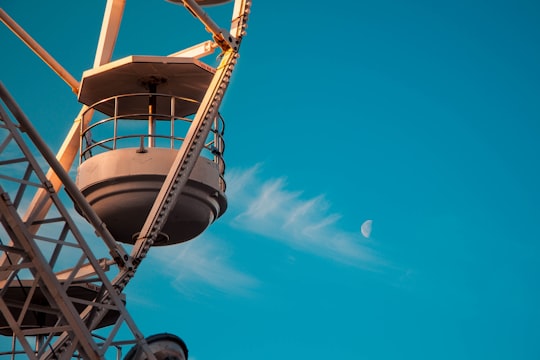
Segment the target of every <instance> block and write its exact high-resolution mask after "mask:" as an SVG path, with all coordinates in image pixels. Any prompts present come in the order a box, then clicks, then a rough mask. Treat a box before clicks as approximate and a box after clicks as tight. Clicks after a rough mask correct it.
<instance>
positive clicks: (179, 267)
mask: <svg viewBox="0 0 540 360" xmlns="http://www.w3.org/2000/svg"><path fill="white" fill-rule="evenodd" d="M174 246H175V247H176V249H174V251H172V250H171V249H170V247H157V248H154V249H152V252H151V254H152V257H153V258H154V260H157V261H159V262H160V269H162V270H163V271H164V273H166V274H169V275H171V276H172V284H173V286H174V287H175V288H176V289H177V290H178V291H180V292H182V293H184V294H186V295H194V294H195V293H200V292H204V287H205V286H207V285H210V286H211V287H212V288H214V289H217V290H220V291H222V292H226V293H234V294H237V295H244V296H247V295H249V294H250V291H251V290H252V289H254V288H256V287H257V286H258V280H257V279H256V278H254V277H252V276H250V275H248V274H245V273H243V272H241V271H239V270H237V269H236V268H235V267H234V266H233V265H232V264H231V260H230V257H231V253H230V252H229V250H228V249H227V248H226V247H224V246H223V245H221V244H219V243H218V241H216V239H213V238H211V237H209V236H207V235H204V236H201V237H199V238H197V239H195V240H192V241H189V242H187V243H183V244H179V245H174Z"/></svg>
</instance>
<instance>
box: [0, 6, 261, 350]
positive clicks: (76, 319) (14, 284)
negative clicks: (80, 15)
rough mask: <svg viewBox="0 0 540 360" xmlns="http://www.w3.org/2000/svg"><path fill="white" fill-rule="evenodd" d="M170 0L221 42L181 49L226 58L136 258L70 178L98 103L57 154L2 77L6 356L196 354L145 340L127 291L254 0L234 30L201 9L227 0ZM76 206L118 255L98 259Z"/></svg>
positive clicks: (113, 15) (0, 214) (196, 142)
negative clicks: (129, 307) (163, 348)
mask: <svg viewBox="0 0 540 360" xmlns="http://www.w3.org/2000/svg"><path fill="white" fill-rule="evenodd" d="M171 2H173V3H177V4H179V5H182V6H184V7H185V8H186V9H188V10H189V12H190V13H191V14H192V15H193V16H195V17H196V18H198V19H199V20H200V21H201V23H202V24H203V25H204V28H205V29H206V30H207V31H208V32H210V34H211V36H212V39H211V40H208V41H205V42H203V43H201V44H197V45H194V46H192V47H190V48H188V49H184V50H181V51H179V52H177V53H175V54H172V55H170V57H186V58H192V59H198V58H200V57H203V56H206V55H208V54H210V53H212V52H213V51H214V50H215V49H220V50H221V62H220V64H219V66H218V67H217V68H216V69H212V74H213V75H212V78H211V81H210V82H209V84H208V87H207V89H206V91H205V93H204V96H202V97H201V100H200V102H199V106H198V109H197V110H196V112H195V113H194V117H193V120H192V121H191V125H190V126H189V129H188V131H187V134H186V135H185V138H184V140H183V142H182V144H181V146H180V148H179V149H178V151H177V154H176V156H175V158H174V161H173V162H172V165H171V166H170V171H168V173H167V176H166V177H165V180H164V182H163V185H162V186H161V189H160V191H159V193H158V194H157V197H156V198H155V201H154V202H153V205H152V207H151V209H150V211H149V213H148V216H147V217H146V220H145V221H144V224H141V230H140V232H137V236H136V238H134V239H133V241H134V242H133V248H132V250H131V252H130V253H129V254H128V253H127V252H126V251H125V250H124V248H123V247H122V246H121V245H120V244H119V243H118V242H116V241H115V239H114V238H113V236H112V235H111V233H110V232H109V231H108V230H107V227H106V225H105V224H104V223H103V222H102V220H101V219H100V218H99V216H98V215H97V214H96V213H95V212H94V210H93V208H92V207H91V206H90V204H89V203H88V201H87V199H86V198H85V197H84V196H83V194H82V193H81V192H80V190H79V188H78V187H77V185H76V184H75V183H74V182H73V181H72V180H71V179H70V177H69V175H68V171H69V170H70V168H71V166H72V164H73V162H74V159H75V158H76V156H77V150H78V149H79V145H80V139H81V138H80V135H79V130H80V129H84V128H85V127H86V126H87V124H88V122H89V121H90V118H91V117H92V111H89V108H88V107H87V106H83V109H82V110H81V112H80V114H79V116H78V117H77V118H76V120H75V123H74V125H73V127H72V129H71V131H70V132H69V133H68V135H67V137H66V139H65V141H64V144H63V146H62V147H61V149H60V151H59V153H58V154H56V155H55V154H53V153H52V152H51V150H50V149H49V148H48V146H47V145H46V143H45V142H44V140H43V139H42V138H41V137H40V135H39V134H38V132H37V131H36V130H35V128H34V127H33V125H32V123H31V121H30V120H29V119H28V118H26V116H25V115H24V113H23V111H22V110H21V109H20V108H19V107H18V106H17V104H16V103H15V101H14V99H12V98H11V96H10V94H9V93H8V91H7V89H5V88H4V86H3V85H2V84H1V83H0V98H1V101H0V223H1V225H2V227H1V228H0V241H1V243H0V311H1V313H2V318H0V334H1V335H5V336H11V337H12V339H13V340H12V348H11V349H10V350H9V351H4V352H0V358H1V357H2V355H7V356H11V358H13V359H14V358H16V357H17V356H18V355H22V356H25V357H26V358H30V359H70V358H73V357H75V358H83V359H105V358H107V359H108V358H112V357H113V356H114V357H115V358H117V359H120V358H121V356H122V347H123V346H125V345H129V346H130V347H131V348H132V351H130V352H129V354H128V356H129V359H155V358H156V357H157V355H156V354H158V353H159V351H161V350H160V348H159V342H160V341H165V342H167V345H166V346H167V347H171V348H178V352H177V353H175V354H179V355H178V357H183V358H187V349H185V345H184V344H183V342H181V340H179V341H178V340H176V339H175V338H174V337H171V336H166V337H165V339H164V338H163V337H159V336H158V337H152V338H149V340H148V341H147V340H146V339H145V338H144V336H143V335H142V334H141V333H140V331H139V330H138V328H137V326H136V325H135V322H134V321H133V319H132V318H131V317H130V315H129V313H128V312H127V310H126V308H125V300H126V299H125V296H124V294H123V293H122V291H123V289H124V288H125V286H126V285H127V284H128V283H129V281H130V280H131V279H132V278H133V277H134V275H135V272H136V270H137V268H138V266H139V264H140V263H141V262H142V260H143V259H144V258H145V257H146V255H147V253H148V251H149V249H150V248H151V247H152V246H153V245H154V243H155V242H156V239H157V238H158V236H159V235H160V231H161V229H162V228H163V226H164V224H165V222H166V220H167V218H168V216H169V214H170V213H171V212H172V211H173V205H174V204H175V202H176V201H177V199H178V197H179V195H180V194H181V192H182V189H183V188H184V186H185V185H186V183H187V182H188V180H189V177H190V174H191V172H192V171H193V169H194V168H195V166H196V163H197V159H198V158H199V156H200V154H201V151H202V150H203V149H204V148H205V146H206V145H207V144H205V141H206V139H207V137H208V134H209V133H210V132H211V131H213V130H212V125H213V124H215V120H216V119H217V118H218V117H219V114H218V110H219V107H220V104H221V101H222V99H223V96H224V94H225V91H226V89H227V87H228V85H229V82H230V79H231V74H232V71H233V70H234V67H235V65H236V61H237V58H238V53H239V47H240V43H241V40H242V38H243V36H244V35H245V33H246V31H245V29H246V26H247V18H248V14H249V11H250V7H251V1H249V0H235V2H234V8H233V14H232V20H231V26H230V30H226V29H224V28H222V27H220V26H219V25H218V24H216V23H215V22H214V21H213V20H212V19H211V17H210V16H208V14H206V13H205V12H204V11H203V9H202V6H205V5H220V4H222V3H225V2H228V1H226V0H225V1H223V0H200V1H195V0H174V1H171ZM123 8H124V0H109V1H108V2H107V6H106V9H105V16H104V19H103V25H102V30H101V35H100V39H99V43H98V49H97V51H96V58H95V62H94V67H99V66H101V65H104V64H106V63H108V62H109V61H110V60H111V55H112V51H113V47H114V43H115V41H116V37H117V34H118V29H119V26H120V22H121V18H122V13H123ZM0 19H1V20H2V21H3V22H4V23H5V24H6V25H7V26H8V27H9V28H10V29H11V30H12V31H13V32H14V33H16V34H17V35H18V36H19V37H20V38H21V39H22V40H23V41H24V42H25V43H26V44H27V45H28V46H29V47H30V48H31V49H32V50H34V52H36V53H37V54H38V55H39V56H40V57H41V58H42V59H43V60H44V61H45V62H46V63H47V64H48V65H49V66H50V67H51V68H52V69H53V70H54V71H55V72H56V73H57V74H58V75H59V76H60V77H61V78H62V79H63V80H64V81H65V82H66V83H68V85H69V86H71V87H72V89H73V90H75V92H77V91H78V90H79V86H80V84H79V83H78V82H77V81H76V80H75V78H74V77H73V76H71V75H70V74H69V73H68V72H67V71H66V70H65V69H63V68H62V67H61V65H60V64H58V63H57V62H56V61H55V60H54V59H53V58H52V57H51V56H50V55H48V54H47V53H46V51H45V50H44V49H43V48H41V47H40V46H39V44H37V43H36V42H35V41H34V40H33V39H32V38H31V37H30V36H29V35H28V34H27V33H26V32H25V31H24V30H23V29H22V28H20V27H19V26H18V25H17V23H16V22H15V21H14V20H13V19H11V18H10V17H9V16H8V15H7V14H6V13H5V12H4V11H3V10H2V9H0ZM83 114H84V116H83ZM149 121H150V120H149ZM45 168H49V171H48V172H45V170H44V169H45ZM221 175H222V174H221ZM221 175H220V176H221ZM62 189H63V190H62ZM62 191H65V194H67V196H62V195H61V194H62ZM29 199H31V201H30V200H29ZM67 199H70V200H71V201H68V200H67ZM71 206H73V207H74V208H75V209H76V210H77V211H78V212H79V213H80V214H82V215H83V217H84V218H85V219H86V220H87V221H88V222H89V223H90V225H91V226H92V227H93V228H94V230H95V232H96V234H97V235H98V236H99V240H95V241H101V242H102V244H104V245H105V248H106V249H107V250H108V254H109V255H110V258H108V257H103V258H99V259H98V257H97V256H96V254H95V251H94V249H93V248H91V247H90V246H89V245H88V243H87V241H86V240H85V238H84V236H83V234H82V232H81V231H80V230H79V229H78V227H77V226H76V223H75V221H74V220H73V218H72V216H71V215H70V212H71V213H73V208H72V207H71ZM150 339H151V340H150ZM152 342H154V343H152ZM156 344H158V345H156ZM171 344H173V345H171ZM180 354H181V355H180ZM161 355H163V354H161ZM161 355H160V356H161Z"/></svg>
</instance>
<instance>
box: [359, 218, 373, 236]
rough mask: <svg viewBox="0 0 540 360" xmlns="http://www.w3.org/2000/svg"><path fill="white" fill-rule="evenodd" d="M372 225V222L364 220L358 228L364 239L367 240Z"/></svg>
mask: <svg viewBox="0 0 540 360" xmlns="http://www.w3.org/2000/svg"><path fill="white" fill-rule="evenodd" d="M372 224H373V220H366V221H364V223H363V224H362V226H361V227H360V232H361V233H362V235H363V236H364V237H365V238H369V237H370V235H371V226H372Z"/></svg>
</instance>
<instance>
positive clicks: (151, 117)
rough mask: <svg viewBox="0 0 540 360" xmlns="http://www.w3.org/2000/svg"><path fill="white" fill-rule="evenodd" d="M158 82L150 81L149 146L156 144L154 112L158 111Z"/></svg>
mask: <svg viewBox="0 0 540 360" xmlns="http://www.w3.org/2000/svg"><path fill="white" fill-rule="evenodd" d="M156 88H157V86H156V84H153V83H149V84H148V90H149V92H150V98H149V99H148V147H149V148H152V147H154V145H155V138H154V135H155V132H156V119H155V118H154V114H155V113H156V95H155V92H156Z"/></svg>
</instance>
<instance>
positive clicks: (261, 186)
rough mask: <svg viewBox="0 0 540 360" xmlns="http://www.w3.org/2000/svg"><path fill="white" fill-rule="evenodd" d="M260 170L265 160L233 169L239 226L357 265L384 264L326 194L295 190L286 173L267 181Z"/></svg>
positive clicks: (232, 196) (232, 204)
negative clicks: (349, 227) (343, 223)
mask: <svg viewBox="0 0 540 360" xmlns="http://www.w3.org/2000/svg"><path fill="white" fill-rule="evenodd" d="M260 173H261V165H260V164H259V165H256V166H254V167H251V168H249V169H245V170H234V169H233V170H230V171H229V173H228V176H227V184H228V186H229V188H232V194H229V199H230V200H229V201H230V204H229V205H230V209H229V211H231V212H235V216H234V217H233V220H232V225H233V226H235V227H236V228H239V229H242V230H244V231H249V232H253V233H257V234H259V235H261V236H264V237H267V238H272V239H275V240H279V241H282V242H284V243H286V244H288V245H290V246H292V247H294V248H297V249H300V250H303V251H307V252H310V253H313V254H316V255H319V256H322V257H327V258H331V259H334V260H336V261H339V262H342V263H346V264H349V265H353V266H358V267H362V268H371V269H375V268H376V267H377V266H380V265H382V264H383V263H384V260H383V259H381V258H380V257H379V256H378V255H377V254H376V252H375V251H374V250H373V249H372V248H371V247H370V246H369V244H372V243H371V242H368V241H366V239H364V238H363V237H362V236H361V234H360V233H352V232H347V231H344V230H343V229H341V228H340V226H339V220H340V219H341V215H340V214H339V213H335V212H331V211H330V204H329V203H328V202H327V201H326V199H325V196H324V194H318V195H316V196H314V197H309V196H306V195H305V194H304V193H303V192H301V191H291V190H289V189H288V188H287V179H286V178H285V177H278V178H273V179H266V180H262V179H261V176H260Z"/></svg>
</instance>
